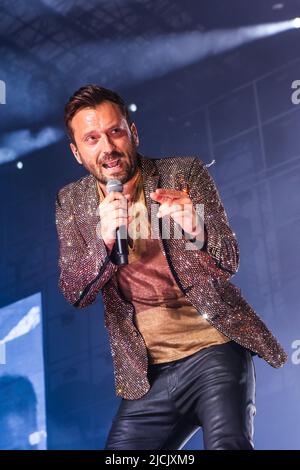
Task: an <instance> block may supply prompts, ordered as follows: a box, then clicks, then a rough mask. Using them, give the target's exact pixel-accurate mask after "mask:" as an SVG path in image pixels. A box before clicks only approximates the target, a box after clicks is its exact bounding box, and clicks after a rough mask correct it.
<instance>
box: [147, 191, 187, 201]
mask: <svg viewBox="0 0 300 470" xmlns="http://www.w3.org/2000/svg"><path fill="white" fill-rule="evenodd" d="M150 196H151V197H152V196H153V197H152V199H155V200H156V197H158V196H160V197H165V198H168V199H179V198H188V199H189V197H188V196H187V194H186V192H185V191H178V190H176V189H165V188H157V189H156V190H155V191H154V192H152V193H150Z"/></svg>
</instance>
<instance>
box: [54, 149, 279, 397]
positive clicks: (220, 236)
mask: <svg viewBox="0 0 300 470" xmlns="http://www.w3.org/2000/svg"><path fill="white" fill-rule="evenodd" d="M138 161H139V165H140V167H141V170H142V175H143V181H144V183H143V184H144V192H145V200H146V205H147V209H148V211H149V214H150V213H151V204H157V203H156V202H154V201H152V200H151V198H150V192H152V191H155V189H156V188H157V187H162V188H175V189H182V188H181V184H182V181H183V179H184V181H185V183H186V182H187V183H188V185H189V190H190V197H191V199H192V201H193V204H195V205H196V204H202V203H203V204H204V223H205V228H206V235H207V240H206V244H205V246H204V247H203V248H202V249H197V250H187V249H186V243H187V241H186V239H185V238H184V237H183V238H181V239H179V238H178V237H177V238H175V237H172V229H174V222H173V221H172V219H171V238H170V239H168V238H164V237H162V233H164V232H162V228H163V224H164V220H162V219H160V218H159V219H158V218H156V219H157V224H158V227H156V228H155V229H157V230H158V233H159V243H160V246H161V250H162V252H163V254H164V256H165V257H166V259H167V262H168V264H169V267H170V271H171V273H172V275H173V276H174V279H175V281H176V282H177V284H178V286H179V288H180V289H181V290H182V292H183V293H184V295H185V296H186V297H187V299H188V301H189V302H190V303H191V304H192V305H193V306H194V307H195V308H196V309H197V311H198V312H199V314H200V315H204V318H206V319H207V320H208V321H209V322H210V323H211V324H212V325H213V326H214V327H215V328H217V329H218V330H219V331H220V332H221V333H223V334H224V335H226V336H227V337H229V338H231V339H232V340H234V341H236V342H237V343H239V344H240V345H242V346H244V347H246V348H248V349H249V350H250V351H251V353H252V354H253V355H258V356H259V357H261V358H263V359H264V360H266V361H267V362H268V363H269V364H271V365H272V366H273V367H280V366H282V365H283V364H284V363H285V362H286V360H287V354H286V353H285V351H284V350H283V349H282V347H281V345H280V344H279V343H278V341H277V340H276V338H275V337H274V336H273V334H272V333H271V332H270V331H269V329H268V328H267V327H266V325H265V324H264V323H263V322H262V320H261V319H260V318H259V316H258V315H257V314H256V313H255V311H254V310H253V309H252V307H251V306H250V305H249V304H248V303H247V301H246V300H245V299H244V298H243V296H242V294H241V290H240V289H239V288H238V287H236V286H235V285H234V284H232V283H231V282H230V278H231V276H232V275H234V274H235V273H236V271H237V270H238V267H239V250H238V244H237V240H236V237H235V235H234V233H233V232H232V230H231V228H230V227H229V224H228V220H227V216H226V212H225V210H224V207H223V205H222V203H221V200H220V197H219V194H218V191H217V189H216V187H215V184H214V181H213V179H212V177H211V176H210V175H209V172H208V170H207V169H206V167H205V165H204V164H203V162H202V161H201V160H200V159H198V158H197V157H196V158H195V157H168V158H158V159H149V158H146V157H144V156H142V155H141V154H138ZM178 175H180V178H177V176H178ZM98 204H99V200H98V193H97V184H96V180H95V178H94V177H93V176H92V175H89V176H86V177H84V178H81V179H80V180H79V181H76V182H74V183H71V184H69V185H67V186H65V187H64V188H62V189H61V190H60V191H59V193H58V195H57V200H56V223H57V230H58V237H59V243H60V257H59V266H60V278H59V287H60V289H61V291H62V293H63V294H64V296H65V298H66V299H67V300H68V301H69V302H70V303H71V304H73V305H74V306H75V307H79V308H84V307H86V306H87V305H89V304H91V303H92V302H93V301H94V300H95V299H96V296H97V295H98V294H99V293H100V292H102V296H103V301H104V323H105V326H106V328H107V330H108V333H109V339H110V347H111V353H112V357H113V365H114V375H115V386H116V395H117V396H121V397H123V398H126V399H130V400H132V399H137V398H140V397H142V396H143V395H144V394H145V393H146V392H147V391H148V390H149V388H150V384H149V381H148V377H147V370H148V356H147V349H146V346H145V343H144V340H143V337H142V336H141V334H140V333H139V331H138V330H137V328H136V326H135V324H134V307H133V305H132V303H131V302H128V301H127V300H126V299H125V298H124V297H123V296H122V293H121V292H120V290H119V289H118V285H117V280H116V275H115V274H116V271H117V269H118V266H117V265H116V264H115V260H114V252H112V253H111V254H110V255H108V252H107V250H106V246H105V244H104V242H103V241H102V240H101V238H100V237H99V236H98V235H99V215H98V213H97V207H98ZM152 207H153V206H152ZM163 219H165V218H163ZM169 222H170V219H169ZM155 229H154V230H155ZM97 234H98V235H97Z"/></svg>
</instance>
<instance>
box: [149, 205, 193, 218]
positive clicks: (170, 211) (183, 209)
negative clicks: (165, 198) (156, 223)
mask: <svg viewBox="0 0 300 470" xmlns="http://www.w3.org/2000/svg"><path fill="white" fill-rule="evenodd" d="M178 213H181V214H182V215H184V216H188V215H191V214H192V213H193V205H192V204H191V203H188V204H187V203H185V204H184V203H183V204H167V203H163V204H161V206H160V207H159V209H158V211H157V217H164V216H166V215H170V216H172V217H173V216H174V215H175V214H178Z"/></svg>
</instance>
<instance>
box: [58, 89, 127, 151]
mask: <svg viewBox="0 0 300 470" xmlns="http://www.w3.org/2000/svg"><path fill="white" fill-rule="evenodd" d="M103 101H111V102H112V103H116V104H117V105H118V106H119V108H120V110H121V112H122V114H123V115H124V116H125V118H126V121H127V122H128V125H130V124H131V120H130V116H129V112H128V108H127V106H126V104H125V102H124V100H123V98H121V96H120V95H118V93H116V92H115V91H112V90H109V89H108V88H104V87H101V86H99V85H85V86H83V87H81V88H79V90H77V91H75V93H74V94H73V95H72V96H71V97H70V98H69V101H68V102H67V104H66V106H65V115H64V121H65V126H66V128H67V131H68V135H69V137H70V139H71V141H72V142H73V143H75V141H74V133H73V129H72V126H71V121H72V119H73V117H74V116H75V114H76V113H77V111H79V110H80V109H83V108H95V107H96V106H98V105H99V104H101V103H103Z"/></svg>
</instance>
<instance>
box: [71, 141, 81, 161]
mask: <svg viewBox="0 0 300 470" xmlns="http://www.w3.org/2000/svg"><path fill="white" fill-rule="evenodd" d="M70 148H71V150H72V153H73V155H74V157H75V158H76V160H77V161H78V163H79V165H82V160H81V157H80V155H79V152H78V150H77V147H76V145H74V144H70Z"/></svg>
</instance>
